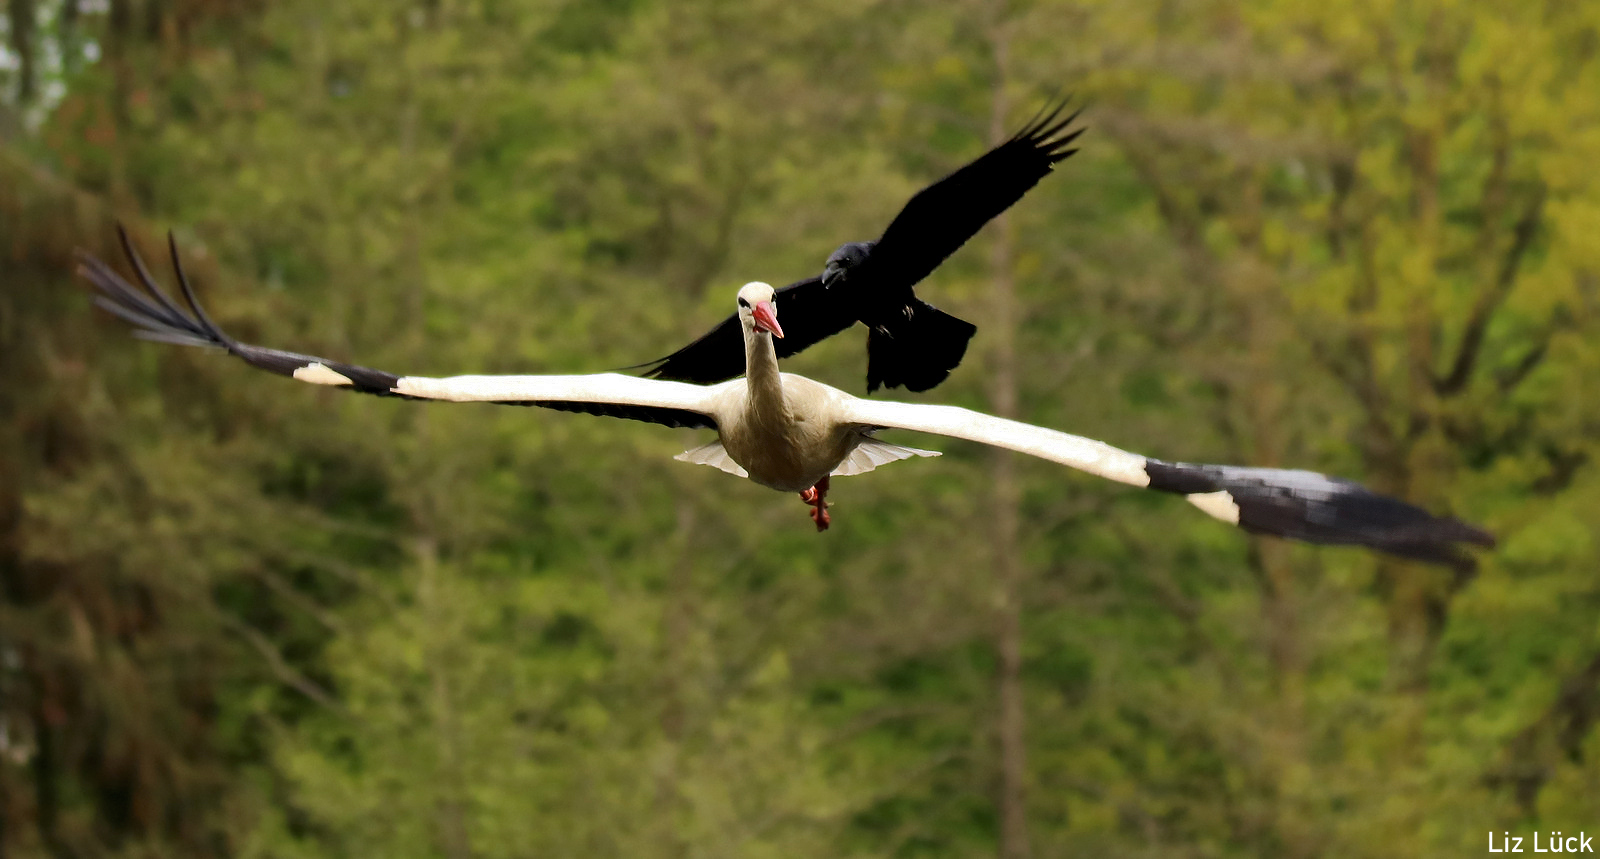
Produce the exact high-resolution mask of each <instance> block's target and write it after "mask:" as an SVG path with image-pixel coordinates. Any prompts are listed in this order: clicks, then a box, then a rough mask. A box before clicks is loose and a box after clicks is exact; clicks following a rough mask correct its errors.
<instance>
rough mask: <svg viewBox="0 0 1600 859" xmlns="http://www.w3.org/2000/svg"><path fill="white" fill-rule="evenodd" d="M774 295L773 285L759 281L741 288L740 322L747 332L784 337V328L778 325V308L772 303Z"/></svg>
mask: <svg viewBox="0 0 1600 859" xmlns="http://www.w3.org/2000/svg"><path fill="white" fill-rule="evenodd" d="M774 294H775V292H774V291H773V289H772V285H771V284H766V283H762V282H761V281H759V280H755V281H751V282H750V283H747V284H745V285H744V286H742V287H740V288H739V321H740V322H741V323H743V324H744V327H745V329H746V330H754V331H755V332H756V333H758V334H761V333H766V334H771V335H772V336H774V337H779V338H781V337H783V328H782V326H780V325H778V308H777V307H776V306H775V305H773V303H772V297H773V295H774Z"/></svg>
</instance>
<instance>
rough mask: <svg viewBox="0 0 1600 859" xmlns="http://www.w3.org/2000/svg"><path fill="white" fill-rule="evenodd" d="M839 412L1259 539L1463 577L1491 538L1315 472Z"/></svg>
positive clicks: (863, 406)
mask: <svg viewBox="0 0 1600 859" xmlns="http://www.w3.org/2000/svg"><path fill="white" fill-rule="evenodd" d="M841 408H842V409H843V410H844V413H845V415H846V419H847V420H849V421H851V422H854V423H858V424H861V425H863V426H868V427H882V428H895V429H908V430H918V431H921V432H930V433H937V434H939V435H947V436H951V437H953V438H961V439H966V440H968V441H975V442H981V443H983V444H988V445H993V446H995V447H1002V448H1005V449H1007V450H1014V451H1017V452H1018V453H1025V454H1028V455H1030V456H1037V457H1040V458H1042V459H1048V460H1051V461H1053V462H1059V463H1061V464H1062V465H1066V466H1070V467H1072V468H1076V469H1080V470H1082V471H1087V472H1089V473H1090V474H1096V475H1099V476H1100V477H1105V478H1108V479H1110V480H1115V481H1118V482H1120V483H1126V484H1129V485H1131V486H1143V487H1146V488H1149V489H1157V490H1161V491H1163V492H1173V493H1177V494H1179V495H1182V496H1184V497H1185V498H1187V499H1188V500H1189V502H1190V503H1192V504H1194V505H1195V506H1196V507H1199V508H1200V509H1201V510H1204V511H1205V512H1206V513H1209V514H1211V515H1212V516H1214V517H1216V518H1218V519H1221V520H1222V521H1224V522H1229V523H1232V524H1234V525H1238V526H1239V527H1241V528H1243V529H1245V530H1246V531H1251V532H1254V533H1258V534H1272V535H1275V536H1279V537H1290V538H1293V539H1296V540H1304V541H1306V542H1308V543H1335V544H1347V545H1357V546H1368V547H1371V548H1374V549H1378V550H1380V551H1383V552H1388V553H1390V554H1393V555H1399V556H1402V557H1407V558H1415V559H1418V560H1422V561H1429V562H1432V563H1436V564H1447V565H1450V566H1453V567H1456V568H1457V569H1469V568H1470V567H1471V566H1472V563H1473V562H1472V559H1471V558H1470V557H1469V556H1467V555H1465V554H1463V553H1462V552H1461V551H1460V550H1459V547H1458V546H1457V545H1456V544H1458V543H1475V544H1477V545H1480V546H1486V547H1492V546H1493V545H1494V536H1493V535H1491V534H1490V533H1489V532H1487V531H1485V530H1483V529H1481V528H1478V527H1476V526H1473V525H1469V524H1467V523H1465V522H1462V521H1460V520H1458V519H1453V518H1450V517H1447V516H1435V515H1433V514H1432V513H1429V512H1428V511H1426V510H1423V509H1422V508H1420V507H1416V506H1414V505H1411V504H1407V503H1406V502H1404V501H1400V500H1399V499H1396V498H1390V497H1388V496H1386V495H1379V494H1377V493H1375V492H1373V491H1371V490H1369V489H1367V488H1366V487H1364V486H1362V485H1361V484H1359V483H1355V482H1353V481H1349V480H1342V479H1339V478H1336V477H1328V476H1326V475H1322V474H1317V473H1315V472H1311V471H1294V470H1289V469H1279V468H1240V467H1237V466H1231V465H1192V464H1189V463H1181V462H1162V461H1161V460H1158V459H1150V458H1148V457H1144V456H1140V455H1139V454H1136V453H1129V452H1128V451H1125V450H1119V449H1117V448H1115V447H1112V446H1111V445H1109V444H1106V443H1104V442H1100V441H1095V440H1093V439H1087V438H1083V437H1081V436H1075V435H1069V434H1067V433H1064V432H1059V431H1057V430H1052V429H1045V428H1044V427H1036V426H1032V425H1030V424H1025V423H1020V422H1018V421H1012V420H1006V419H1005V418H997V417H993V416H991V415H985V414H982V413H979V412H974V411H971V410H968V409H963V408H958V407H956V406H933V405H923V404H919V403H892V402H879V401H874V400H863V399H857V398H855V397H848V398H844V402H843V403H842V405H841Z"/></svg>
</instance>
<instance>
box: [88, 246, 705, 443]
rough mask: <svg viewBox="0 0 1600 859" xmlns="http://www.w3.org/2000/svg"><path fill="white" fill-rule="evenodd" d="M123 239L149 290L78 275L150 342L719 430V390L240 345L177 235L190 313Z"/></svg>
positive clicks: (354, 386) (447, 396) (351, 380)
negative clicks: (415, 369)
mask: <svg viewBox="0 0 1600 859" xmlns="http://www.w3.org/2000/svg"><path fill="white" fill-rule="evenodd" d="M118 234H119V235H120V236H121V238H122V247H123V250H124V251H126V252H127V254H128V261H129V262H130V263H131V264H132V265H133V269H134V272H135V274H137V276H138V279H139V283H140V286H142V287H143V291H141V290H140V289H138V288H135V287H134V286H132V285H131V284H129V283H128V282H127V281H126V280H124V279H123V278H122V276H121V275H119V274H117V273H116V271H114V270H113V269H112V268H111V267H110V266H108V265H106V264H105V263H104V262H101V261H100V260H98V259H96V258H95V257H94V256H92V255H90V254H87V253H80V255H79V257H80V265H79V266H78V272H79V273H80V274H81V275H83V277H84V278H85V279H86V280H88V281H89V282H90V283H91V284H93V285H94V286H95V288H96V289H98V290H99V291H100V295H99V296H98V297H97V298H96V299H95V303H96V304H98V305H99V306H101V307H102V308H105V309H106V310H107V311H109V312H111V313H114V314H116V315H117V316H119V317H121V318H123V319H124V320H127V321H128V322H130V323H132V324H133V325H134V327H135V330H134V334H135V335H136V336H139V337H143V338H145V339H148V340H159V341H162V342H165V343H177V344H180V345H184V346H211V347H216V348H219V349H224V350H226V351H227V352H228V353H229V354H230V355H234V356H237V357H239V358H242V359H243V360H244V361H245V362H246V363H248V364H250V365H251V366H253V367H259V368H261V369H263V370H267V371H270V372H273V373H277V374H278V375H280V376H289V377H290V378H293V379H298V380H300V381H302V382H310V383H312V384H316V385H330V386H334V387H340V388H345V389H348V390H352V391H359V392H361V393H364V394H376V395H378V396H383V397H404V398H407V399H417V400H449V401H453V402H470V401H477V402H491V403H501V404H504V405H517V406H541V407H543V408H548V409H558V410H560V411H567V412H587V413H589V414H596V415H606V416H609V417H618V418H627V419H629V420H637V421H647V422H649V423H657V424H663V425H665V426H669V427H707V428H710V429H716V426H717V424H716V421H715V420H714V419H713V418H712V417H711V415H710V414H709V412H708V410H709V409H710V407H711V401H712V390H713V389H710V388H704V387H701V386H699V385H686V384H682V383H678V382H663V381H655V380H651V379H639V378H635V377H633V376H624V375H620V374H617V373H599V374H595V375H582V376H451V377H448V378H438V379H436V378H428V377H426V376H402V375H399V374H396V373H390V372H387V371H384V370H374V369H372V368H370V367H360V366H357V365H355V364H345V363H341V362H338V361H330V360H328V359H326V358H318V357H315V356H312V355H301V354H298V353H295V352H283V351H280V350H277V349H267V348H263V347H261V346H252V345H250V344H248V343H240V342H239V341H237V340H234V339H233V338H232V337H229V336H228V335H227V334H225V333H223V331H222V329H220V328H218V327H217V326H216V324H215V323H213V322H212V321H211V318H210V317H209V316H207V315H206V312H205V310H204V309H203V308H201V306H200V303H199V301H197V300H196V299H195V294H194V289H193V288H192V287H190V285H189V279H188V277H186V276H185V275H184V272H183V264H182V263H181V262H180V260H179V259H178V247H177V244H176V242H174V241H173V240H172V237H171V236H168V238H167V244H168V249H169V251H170V252H171V254H172V268H173V271H174V272H175V273H176V274H177V277H178V286H179V288H180V289H182V291H183V300H184V303H185V304H186V305H187V306H188V310H187V312H186V311H185V310H184V309H183V308H182V307H180V306H179V305H178V304H177V302H175V301H173V300H172V299H171V298H169V297H168V296H167V294H166V293H165V292H163V291H162V290H161V288H160V287H158V286H157V285H156V283H155V278H153V277H152V276H151V275H150V270H149V269H148V268H146V267H145V264H144V260H143V259H141V258H140V257H139V254H138V252H137V251H135V250H134V248H133V243H132V242H131V241H129V239H128V234H127V232H126V231H124V230H122V229H121V227H118Z"/></svg>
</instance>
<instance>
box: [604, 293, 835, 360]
mask: <svg viewBox="0 0 1600 859" xmlns="http://www.w3.org/2000/svg"><path fill="white" fill-rule="evenodd" d="M846 292H847V290H845V289H828V288H826V287H824V286H823V285H822V278H821V277H813V278H807V279H806V280H802V281H798V282H796V283H791V284H789V285H788V286H785V287H781V288H780V289H778V290H777V291H776V294H775V295H774V297H773V304H775V305H776V306H777V309H778V324H779V325H781V326H783V338H782V339H775V340H773V344H772V345H773V346H775V347H777V351H778V357H779V358H787V357H789V356H790V355H793V354H795V353H797V352H799V351H800V350H802V349H805V348H806V347H808V346H811V345H813V344H815V343H817V342H819V341H821V340H824V339H826V338H828V337H832V336H833V335H835V334H838V333H839V332H840V331H843V330H845V329H846V328H849V327H850V326H851V325H853V324H855V321H856V309H855V307H854V306H853V305H852V304H851V303H850V302H849V301H846V300H845V294H846ZM639 367H646V368H648V369H646V370H645V372H644V375H645V376H646V377H647V378H651V379H670V380H672V381H676V382H694V383H695V384H699V385H709V384H713V383H716V382H724V381H727V380H728V379H733V378H737V377H739V376H743V375H744V369H745V368H744V332H743V331H742V330H741V329H740V328H739V314H737V313H733V314H730V315H729V316H728V318H726V319H724V320H722V322H720V323H718V324H717V327H715V328H713V329H711V330H710V331H708V332H706V333H705V334H704V335H701V337H700V339H698V340H696V341H694V342H693V343H690V344H689V345H687V346H685V347H683V348H682V349H679V350H678V351H676V352H674V353H672V354H671V355H668V356H667V357H665V358H657V359H656V360H654V361H649V362H647V363H644V364H640V365H637V366H636V367H626V368H624V369H630V370H632V369H638V368H639Z"/></svg>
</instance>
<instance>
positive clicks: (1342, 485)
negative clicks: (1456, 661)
mask: <svg viewBox="0 0 1600 859" xmlns="http://www.w3.org/2000/svg"><path fill="white" fill-rule="evenodd" d="M121 235H122V243H123V248H124V250H125V251H126V252H127V254H128V259H129V261H130V262H131V263H132V265H133V268H134V271H135V272H136V273H137V274H138V277H139V280H140V282H141V284H142V286H143V288H144V291H143V292H142V293H141V292H140V291H139V290H138V289H136V288H134V287H133V286H131V285H129V284H128V283H127V281H125V280H123V279H122V278H121V277H120V276H119V275H117V273H116V272H115V271H113V270H112V269H111V268H110V267H109V266H107V265H106V264H105V263H103V262H101V261H100V260H98V259H96V258H94V257H93V256H90V255H88V254H83V255H82V265H81V266H80V267H79V272H80V273H81V274H82V275H83V276H84V277H85V278H86V279H87V280H88V281H89V282H90V283H92V284H93V285H94V286H95V287H96V288H98V289H99V290H100V292H101V295H100V296H99V297H98V298H97V299H96V303H97V304H99V305H100V306H101V307H103V308H105V309H106V310H108V311H110V312H111V313H114V314H116V315H117V316H120V317H122V318H123V319H125V320H127V321H129V322H131V323H133V324H134V325H135V326H136V328H137V330H136V331H135V334H136V335H138V336H140V337H144V338H147V339H151V340H160V341H164V342H168V343H178V344H184V345H193V346H213V347H219V348H222V349H225V350H227V351H228V352H229V353H230V354H232V355H235V356H237V357H239V358H242V359H244V361H246V362H247V363H249V364H251V365H253V366H256V367H260V368H261V369H264V370H270V371H272V372H274V373H278V374H279V375H283V376H290V377H292V378H295V379H298V380H300V381H302V382H310V383H312V384H316V385H329V386H334V387H340V388H346V389H349V390H353V391H360V392H362V393H368V394H377V395H380V396H397V397H404V398H408V399H418V400H448V401H450V402H488V403H501V404H513V405H524V406H541V407H545V408H551V409H559V410H562V411H576V412H588V413H591V414H598V415H610V416H612V417H621V418H630V419H633V420H641V421H649V422H651V423H658V424H663V425H666V426H671V427H703V428H706V429H712V430H715V431H716V432H717V439H716V440H715V441H712V442H710V443H708V444H705V445H702V446H700V447H697V448H694V449H693V450H690V451H687V452H685V453H682V454H680V455H679V456H678V457H677V458H678V459H681V460H684V461H686V462H691V463H696V464H700V465H710V466H713V467H716V468H719V469H721V470H723V471H726V472H728V473H730V474H735V475H738V476H740V477H748V478H750V479H751V480H754V481H755V482H757V483H759V484H761V485H763V486H769V487H772V488H773V489H779V490H783V491H788V492H799V493H800V494H801V497H802V498H803V499H804V500H805V501H806V503H807V504H808V505H810V507H811V511H810V515H811V517H812V519H813V520H814V521H815V522H816V526H817V530H819V531H820V530H824V529H826V528H827V527H828V524H829V515H828V511H827V502H826V500H825V496H826V494H827V491H828V480H829V478H830V477H831V476H834V475H839V476H845V475H852V474H860V473H862V472H867V471H871V470H873V469H874V468H877V467H878V466H880V465H884V464H886V463H889V462H893V461H895V460H900V459H905V458H907V457H912V456H937V455H938V454H936V453H934V452H931V451H925V450H918V449H915V448H910V447H902V446H900V445H895V444H890V443H888V442H885V441H881V440H879V439H878V438H876V434H877V433H878V432H879V431H881V430H885V429H905V430H916V431H918V432H925V433H933V434H937V435H945V436H952V437H954V438H961V439H967V440H969V441H975V442H981V443H983V444H988V445H993V446H995V447H1001V448H1006V449H1008V450H1014V451H1017V452H1019V453H1025V454H1028V455H1030V456H1036V457H1039V458H1041V459H1048V460H1050V461H1052V462H1058V463H1060V464H1062V465H1066V466H1069V467H1071V468H1076V469H1079V470H1082V471H1087V472H1089V473H1091V474H1096V475H1099V476H1101V477H1105V478H1109V479H1111V480H1115V481H1118V482H1120V483H1126V484H1129V485H1132V486H1140V487H1145V488H1149V489H1156V490H1161V491H1164V492H1174V493H1178V494H1180V495H1183V496H1184V497H1185V498H1187V499H1188V500H1189V502H1190V503H1192V504H1194V506H1196V507H1198V508H1200V509H1201V510H1203V511H1205V512H1206V513H1208V514H1210V515H1211V516H1213V517H1215V518H1217V519H1221V520H1222V521H1224V522H1228V523H1230V524H1233V525H1238V526H1240V527H1242V528H1244V529H1245V530H1247V531H1252V532H1255V533H1262V534H1273V535H1277V536H1281V537H1290V538H1294V539H1298V540H1305V541H1308V542H1313V543H1342V544H1356V545H1364V546H1370V547H1372V548H1376V549H1379V550H1381V551H1385V552H1389V553H1392V554H1395V555H1400V556H1404V557H1410V558H1417V559H1420V560H1425V561H1431V562H1435V563H1444V564H1450V565H1454V566H1457V567H1462V566H1470V564H1471V563H1472V561H1471V559H1470V558H1469V557H1468V556H1466V555H1464V554H1463V553H1461V552H1460V551H1459V550H1458V548H1457V547H1456V546H1455V545H1454V544H1456V543H1459V542H1468V543H1476V544H1479V545H1482V546H1493V545H1494V538H1493V537H1492V536H1491V535H1490V534H1489V533H1488V532H1486V531H1484V530H1482V529H1480V528H1477V527H1474V526H1472V525H1469V524H1467V523H1464V522H1461V521H1459V520H1457V519H1453V518H1449V517H1440V516H1434V515H1433V514H1431V513H1429V512H1427V511H1426V510H1423V509H1421V508H1419V507H1415V506H1413V505H1411V504H1407V503H1405V502H1403V501H1400V500H1398V499H1394V498H1389V497H1386V496H1383V495H1378V494H1376V493H1374V492H1372V491H1370V490H1368V489H1366V488H1365V487H1363V486H1361V485H1359V484H1357V483H1353V482H1351V481H1348V480H1341V479H1338V478H1332V477H1327V476H1324V475H1321V474H1316V473H1314V472H1310V471H1292V470H1285V469H1273V468H1240V467H1235V466H1226V465H1194V464H1187V463H1172V462H1162V461H1160V460H1156V459H1149V458H1147V457H1144V456H1140V455H1139V454H1136V453H1129V452H1127V451H1125V450H1119V449H1117V448H1115V447H1112V446H1111V445H1108V444H1106V443H1104V442H1100V441H1095V440H1093V439H1088V438H1083V437H1081V436H1075V435H1069V434H1067V433H1064V432H1059V431H1057V430H1052V429H1046V428H1044V427H1037V426H1032V425H1029V424H1025V423H1020V422H1018V421H1013V420H1006V419H1004V418H997V417H993V416H991V415H986V414H982V413H979V412H975V411H971V410H969V409H964V408H958V407H955V406H938V405H923V404H913V403H896V402H882V401H875V400H866V399H861V398H859V397H854V396H851V395H850V394H847V393H845V392H843V391H840V390H838V389H836V388H832V387H829V386H827V385H824V384H821V383H820V382H814V381H812V380H810V379H807V378H805V377H803V376H797V375H794V374H792V373H781V372H779V371H778V356H777V353H776V351H775V349H774V346H773V339H774V338H782V337H783V329H782V327H781V325H780V324H779V321H778V318H777V311H776V308H775V306H774V304H773V292H774V291H773V288H772V287H771V286H769V285H767V284H765V283H759V282H755V283H747V284H745V285H744V287H743V288H741V289H740V290H739V298H738V316H739V324H740V327H741V329H742V331H743V335H744V352H745V365H746V374H745V376H744V378H741V379H734V380H731V381H727V382H722V383H720V384H715V385H694V384H688V383H684V382H670V381H662V380H657V379H641V378H637V377H634V376H625V375H620V374H616V373H599V374H591V375H575V376H450V377H447V378H430V377H427V376H400V375H396V374H394V373H388V372H384V371H382V370H374V369H370V368H367V367H359V366H356V365H353V364H343V363H340V362H337V361H330V360H328V359H325V358H317V357H313V356H310V355H299V354H295V353H292V352H281V351H278V350H276V349H266V348H262V347H260V346H252V345H249V344H247V343H240V342H238V341H236V340H234V339H233V338H231V337H229V336H228V335H226V334H224V333H223V332H222V331H221V329H219V328H218V327H217V326H216V325H215V324H214V323H212V321H211V319H210V318H209V317H208V316H207V315H206V313H205V311H204V310H203V309H202V308H201V307H200V304H199V302H198V301H197V300H196V299H195V294H194V290H193V289H192V288H191V287H190V285H189V281H188V278H187V277H185V275H184V272H183V267H182V265H181V263H180V262H179V259H178V252H177V245H176V243H175V242H173V241H172V239H171V237H170V236H169V238H168V244H169V249H170V251H171V254H172V265H173V269H174V271H175V273H176V274H177V278H178V283H179V286H180V288H181V289H182V291H183V298H184V301H185V302H186V303H187V305H188V311H189V312H185V311H184V310H182V309H180V308H179V306H178V305H177V304H176V303H175V302H174V301H172V299H170V298H168V297H167V295H166V294H165V293H163V292H162V291H161V289H160V288H159V287H157V286H156V284H155V282H154V279H153V278H152V277H151V275H150V272H149V270H148V269H147V268H146V267H145V265H144V262H143V261H142V260H141V259H140V258H139V255H138V254H137V253H136V252H135V251H134V249H133V245H132V243H131V242H130V241H129V240H128V237H127V234H126V232H123V233H122V234H121Z"/></svg>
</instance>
